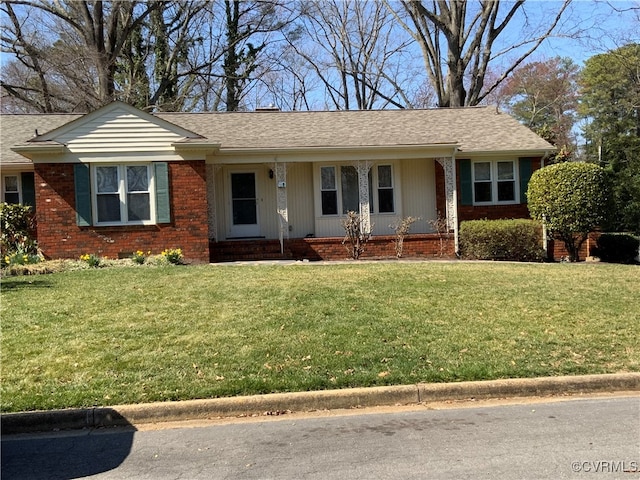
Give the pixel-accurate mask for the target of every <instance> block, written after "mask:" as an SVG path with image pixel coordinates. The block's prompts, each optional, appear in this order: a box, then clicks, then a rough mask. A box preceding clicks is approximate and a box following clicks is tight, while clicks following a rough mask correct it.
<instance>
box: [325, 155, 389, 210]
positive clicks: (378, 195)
mask: <svg viewBox="0 0 640 480" xmlns="http://www.w3.org/2000/svg"><path fill="white" fill-rule="evenodd" d="M320 204H321V213H322V215H327V216H328V215H339V214H340V213H341V214H342V215H346V213H347V212H349V211H353V212H357V211H359V210H360V185H359V181H358V171H357V170H356V168H355V167H354V166H352V165H342V166H340V167H336V166H333V165H332V166H321V167H320ZM369 211H370V212H371V213H374V212H378V213H394V212H395V194H394V180H393V168H392V166H391V165H377V166H374V167H372V168H371V169H370V170H369Z"/></svg>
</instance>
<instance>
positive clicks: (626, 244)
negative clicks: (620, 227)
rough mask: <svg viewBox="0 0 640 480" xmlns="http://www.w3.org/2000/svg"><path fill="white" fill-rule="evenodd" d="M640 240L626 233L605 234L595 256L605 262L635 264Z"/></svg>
mask: <svg viewBox="0 0 640 480" xmlns="http://www.w3.org/2000/svg"><path fill="white" fill-rule="evenodd" d="M639 245H640V239H639V238H637V237H634V236H633V235H628V234H625V233H603V234H602V235H600V237H598V242H597V244H596V248H595V250H594V252H593V254H594V255H595V256H596V257H600V260H602V261H603V262H609V263H635V262H636V257H637V256H638V246H639Z"/></svg>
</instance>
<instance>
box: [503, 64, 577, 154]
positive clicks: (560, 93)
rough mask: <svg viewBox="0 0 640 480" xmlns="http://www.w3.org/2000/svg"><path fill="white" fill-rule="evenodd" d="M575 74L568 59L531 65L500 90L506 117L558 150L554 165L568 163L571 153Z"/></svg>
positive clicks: (574, 107)
mask: <svg viewBox="0 0 640 480" xmlns="http://www.w3.org/2000/svg"><path fill="white" fill-rule="evenodd" d="M578 72H579V68H578V66H577V65H576V64H575V63H573V61H572V60H571V59H570V58H560V57H556V58H552V59H550V60H546V61H538V62H531V63H528V64H526V65H524V66H522V67H520V68H518V69H517V70H516V71H515V72H514V73H513V75H512V76H511V77H510V78H508V79H507V80H506V81H505V82H504V84H503V85H502V87H501V89H500V90H501V92H500V93H501V100H502V101H504V102H505V103H506V105H507V109H508V111H509V113H511V115H513V116H514V117H515V118H517V119H518V120H519V121H520V122H522V123H523V124H525V125H526V126H527V127H529V128H530V129H531V130H533V131H534V132H536V133H537V134H538V135H540V136H542V137H543V138H544V139H545V140H547V141H548V142H549V143H551V144H552V145H555V146H557V147H558V148H559V149H560V151H559V153H558V154H557V155H556V157H555V159H554V160H555V161H565V160H568V158H567V157H568V156H570V153H571V152H572V151H574V150H575V140H574V138H573V134H572V132H571V130H572V128H573V125H574V123H575V115H576V110H577V107H578V88H577V82H578ZM567 154H569V155H567Z"/></svg>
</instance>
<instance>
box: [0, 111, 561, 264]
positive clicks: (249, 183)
mask: <svg viewBox="0 0 640 480" xmlns="http://www.w3.org/2000/svg"><path fill="white" fill-rule="evenodd" d="M0 128H1V130H2V152H1V154H2V156H1V157H0V159H1V162H2V163H1V165H2V177H3V191H2V193H3V199H4V200H6V201H11V202H15V201H18V202H23V203H30V202H32V201H33V199H35V205H36V213H37V222H38V242H39V245H40V247H41V249H42V251H43V252H44V254H45V256H47V257H49V258H57V257H78V256H79V255H81V254H83V253H96V254H100V255H104V256H109V257H118V256H121V257H122V256H127V255H130V254H131V252H133V251H136V250H143V251H149V250H151V251H152V252H153V253H159V252H160V251H162V250H164V249H166V248H182V250H183V252H184V255H185V257H186V258H187V259H189V260H191V261H199V262H208V261H211V260H214V261H215V260H230V259H243V258H282V257H289V258H300V259H302V258H308V259H322V258H345V257H346V256H347V255H346V250H345V248H344V246H343V245H341V242H342V238H343V237H344V228H343V227H342V224H341V221H342V220H343V219H344V218H345V214H346V212H347V211H350V210H353V211H358V212H360V214H361V216H362V219H363V222H364V225H365V228H371V232H372V235H373V237H372V240H371V241H370V243H369V244H368V245H367V250H366V251H365V254H368V255H369V256H378V257H380V256H393V255H394V249H393V244H392V240H393V230H392V229H391V228H390V227H389V226H390V225H392V224H395V223H397V222H398V221H400V220H401V219H402V218H404V217H408V216H413V217H420V221H418V222H416V223H415V224H414V225H413V226H412V230H411V235H410V238H408V239H407V240H405V254H406V256H432V255H439V254H441V253H442V250H441V247H440V245H441V240H442V239H443V237H442V235H438V234H435V233H434V230H433V227H432V225H433V222H434V221H435V220H437V219H438V218H439V217H442V218H446V221H447V224H448V226H449V229H450V232H451V235H450V236H449V237H448V238H445V239H444V241H445V246H446V248H445V251H446V253H447V254H449V255H452V254H453V252H454V251H455V248H456V242H457V231H458V226H459V222H461V221H463V220H467V219H479V218H518V217H528V210H527V206H526V198H525V192H526V188H527V183H528V180H529V178H530V176H531V173H532V171H534V170H535V169H537V168H540V166H541V165H542V164H543V161H544V158H545V157H546V156H547V154H548V153H549V152H551V151H553V150H554V148H553V147H552V146H551V145H550V144H548V143H547V142H546V141H544V140H543V139H541V138H540V137H538V136H537V135H535V134H534V133H533V132H531V131H530V130H529V129H528V128H526V127H524V126H522V125H521V124H519V123H518V122H517V121H516V120H515V119H513V118H512V117H510V116H508V115H507V114H504V113H500V112H499V111H497V109H496V108H495V107H473V108H459V109H431V110H383V111H333V112H280V111H274V110H265V111H256V112H233V113H226V112H225V113H222V112H220V113H157V114H148V113H145V112H143V111H140V110H138V109H136V108H133V107H131V106H129V105H127V104H124V103H121V102H114V103H111V104H109V105H106V106H104V107H102V108H100V109H98V110H96V111H94V112H92V113H89V114H86V115H77V114H75V115H56V114H38V115H2V118H1V124H0Z"/></svg>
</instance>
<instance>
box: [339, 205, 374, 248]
mask: <svg viewBox="0 0 640 480" xmlns="http://www.w3.org/2000/svg"><path fill="white" fill-rule="evenodd" d="M342 227H343V228H344V231H345V236H344V239H343V240H342V244H343V245H345V246H346V247H347V252H349V255H350V256H351V258H352V259H354V260H358V259H359V258H360V255H362V253H363V252H364V247H365V245H366V244H367V242H368V241H369V240H370V239H371V229H372V228H373V225H371V226H370V227H369V231H366V228H365V226H364V225H363V223H362V217H361V216H360V215H359V214H357V213H356V212H347V218H345V219H344V220H342Z"/></svg>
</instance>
